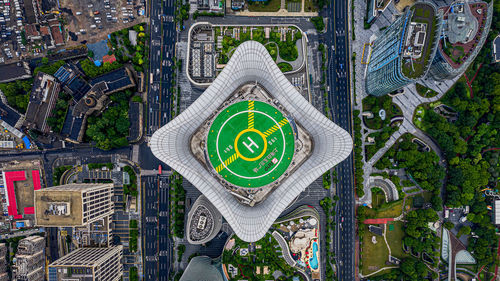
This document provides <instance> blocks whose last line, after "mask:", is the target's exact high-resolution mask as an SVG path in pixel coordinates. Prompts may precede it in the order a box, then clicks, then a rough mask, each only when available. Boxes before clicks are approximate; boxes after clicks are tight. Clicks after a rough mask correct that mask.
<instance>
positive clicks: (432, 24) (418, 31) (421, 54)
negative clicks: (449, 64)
mask: <svg viewBox="0 0 500 281" xmlns="http://www.w3.org/2000/svg"><path fill="white" fill-rule="evenodd" d="M410 10H411V18H409V19H408V20H407V22H406V23H405V27H404V30H403V32H404V34H403V39H402V40H403V42H401V43H402V48H403V54H402V56H403V62H402V71H403V74H404V75H405V76H406V77H408V78H411V79H416V78H420V77H422V76H423V75H425V74H426V73H427V70H428V69H429V67H430V62H429V59H430V58H431V57H433V55H434V52H433V50H435V47H434V46H435V44H434V42H435V41H436V40H437V38H438V36H437V26H438V25H437V24H436V23H437V19H436V9H435V8H434V6H433V5H431V4H428V3H424V2H417V3H416V4H415V5H413V6H412V7H411V8H410Z"/></svg>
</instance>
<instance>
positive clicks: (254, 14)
mask: <svg viewBox="0 0 500 281" xmlns="http://www.w3.org/2000/svg"><path fill="white" fill-rule="evenodd" d="M283 2H284V0H282V7H281V9H279V11H277V12H250V11H248V10H245V11H241V12H237V13H236V14H237V15H238V16H246V17H316V16H318V12H288V11H287V10H286V9H285V8H284V7H283Z"/></svg>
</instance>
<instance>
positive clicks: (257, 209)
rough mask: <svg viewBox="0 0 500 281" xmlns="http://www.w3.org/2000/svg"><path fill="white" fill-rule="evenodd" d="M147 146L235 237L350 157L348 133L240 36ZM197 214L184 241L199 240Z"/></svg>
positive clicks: (258, 231)
mask: <svg viewBox="0 0 500 281" xmlns="http://www.w3.org/2000/svg"><path fill="white" fill-rule="evenodd" d="M150 147H151V151H152V152H153V154H154V155H155V156H156V157H157V158H158V159H160V160H161V161H163V162H165V163H167V164H168V165H169V166H170V167H172V168H173V169H175V170H176V171H178V172H179V173H180V174H182V175H183V176H184V178H186V179H187V180H189V182H191V183H192V184H193V185H194V186H196V188H198V189H199V190H200V191H201V192H202V193H203V195H204V196H205V197H206V199H207V200H208V201H209V202H210V203H211V204H213V206H214V207H215V208H216V209H217V210H218V212H220V213H221V214H222V215H223V216H224V217H225V218H226V220H227V222H228V223H229V224H230V225H231V227H232V229H234V231H235V233H236V235H238V237H239V238H241V239H242V240H244V241H248V242H253V241H257V240H259V239H260V238H262V237H263V236H264V235H265V234H266V232H267V230H268V229H269V227H270V226H271V225H272V224H273V222H274V221H275V220H276V218H277V217H278V216H279V215H280V214H281V213H282V212H283V210H285V209H286V207H287V206H288V205H289V204H290V203H291V202H292V201H293V200H294V199H295V198H296V197H297V196H298V195H299V194H300V193H301V192H302V191H304V190H305V189H306V188H307V186H309V185H310V184H311V183H312V182H313V181H314V180H316V179H318V178H319V177H320V176H321V175H322V174H323V173H324V172H325V171H328V170H329V169H331V168H332V167H333V166H335V165H337V164H338V163H340V162H341V161H343V160H344V159H346V158H347V157H348V156H349V154H350V153H351V151H352V137H351V136H350V135H349V133H347V132H346V131H345V130H343V129H342V128H340V127H339V126H337V125H336V124H334V123H333V122H332V121H330V120H329V119H328V118H326V117H325V115H324V114H323V113H322V112H319V111H318V110H317V109H316V108H314V107H313V106H312V105H311V104H310V103H309V102H308V101H307V100H306V99H305V98H304V97H303V96H302V95H301V94H300V93H299V92H298V91H297V90H296V89H295V87H294V86H293V85H292V84H291V83H290V82H289V81H288V80H287V79H286V77H285V76H284V75H283V73H282V72H281V70H280V69H279V68H278V66H277V65H276V63H275V62H274V61H273V59H272V58H271V56H270V55H269V52H268V51H267V49H266V48H265V47H264V46H263V45H262V44H260V43H259V42H256V41H247V42H244V43H242V44H240V45H239V46H238V48H236V50H235V51H234V53H233V55H232V56H231V59H230V60H229V62H228V63H227V65H226V66H225V67H224V69H223V70H222V72H221V73H220V74H219V75H218V76H217V78H216V79H215V80H214V81H213V83H212V84H211V85H210V86H209V87H208V88H207V89H206V90H205V92H204V93H203V94H202V95H201V96H200V98H198V99H197V100H196V101H195V102H194V103H193V104H192V105H191V106H190V107H188V108H187V109H186V110H185V111H183V112H182V113H181V114H180V115H179V116H178V117H176V118H175V119H173V120H172V121H170V122H169V123H168V124H166V125H165V126H163V127H161V128H160V129H158V130H157V131H156V132H155V133H154V134H153V136H152V138H151V141H150ZM313 148H314V149H313ZM198 214H200V216H198V220H197V219H196V211H195V216H194V220H193V219H192V218H193V217H190V218H191V220H190V221H189V225H190V226H189V227H191V226H194V228H193V229H192V230H193V231H191V230H189V231H188V235H193V234H195V236H197V237H195V236H191V237H190V238H189V239H193V238H194V239H195V240H197V239H200V240H199V241H205V240H206V239H210V237H211V235H210V234H208V233H211V229H212V227H211V226H210V223H211V219H209V217H210V215H208V214H209V212H205V211H202V209H200V211H199V212H198ZM201 214H205V215H201ZM212 214H214V213H212ZM213 217H214V218H216V217H215V216H213ZM217 220H218V219H215V220H214V224H213V227H214V228H213V229H214V231H215V229H216V227H217V226H216V225H215V221H217ZM193 222H194V223H195V225H192V224H191V223H193ZM195 229H196V230H195ZM207 234H208V235H207ZM211 234H213V233H211ZM191 241H192V240H191Z"/></svg>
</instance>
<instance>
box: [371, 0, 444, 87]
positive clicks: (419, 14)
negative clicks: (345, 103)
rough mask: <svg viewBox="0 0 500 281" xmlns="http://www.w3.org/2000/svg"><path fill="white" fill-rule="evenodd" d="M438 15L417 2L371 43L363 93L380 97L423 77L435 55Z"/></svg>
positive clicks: (424, 4)
mask: <svg viewBox="0 0 500 281" xmlns="http://www.w3.org/2000/svg"><path fill="white" fill-rule="evenodd" d="M441 18H442V13H441V12H440V13H437V12H436V8H435V7H434V5H432V4H430V3H423V2H418V3H416V4H415V5H413V6H412V7H411V8H409V9H408V10H407V11H406V12H405V13H404V14H403V15H402V16H400V17H399V18H398V19H396V20H395V21H394V22H393V23H392V24H391V25H390V26H389V27H388V28H387V29H385V30H383V31H382V33H381V34H379V36H378V38H376V39H375V40H374V41H373V42H372V44H371V48H370V49H371V53H370V54H369V63H368V70H367V76H366V91H367V93H368V94H370V95H374V96H382V95H385V94H389V93H391V92H393V91H396V90H398V89H401V88H402V87H404V86H406V85H408V84H409V83H414V82H415V81H416V80H418V79H421V78H423V77H425V75H426V74H427V72H428V70H429V67H430V65H431V62H432V59H433V58H434V56H435V53H436V49H437V42H438V39H439V34H440V32H441V27H442V21H441Z"/></svg>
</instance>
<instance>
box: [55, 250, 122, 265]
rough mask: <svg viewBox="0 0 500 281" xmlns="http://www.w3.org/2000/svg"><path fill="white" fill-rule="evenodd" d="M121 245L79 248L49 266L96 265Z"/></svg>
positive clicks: (106, 258)
mask: <svg viewBox="0 0 500 281" xmlns="http://www.w3.org/2000/svg"><path fill="white" fill-rule="evenodd" d="M122 249H123V246H121V245H119V246H115V247H109V248H79V249H76V250H74V251H73V252H71V253H69V254H67V255H65V256H63V257H61V258H60V259H58V260H56V261H54V262H52V263H51V264H49V266H50V267H57V266H62V267H66V266H67V267H73V266H74V267H96V266H98V265H101V264H102V263H103V262H104V261H106V260H108V259H109V258H110V257H111V256H112V255H114V254H115V252H116V251H117V250H122Z"/></svg>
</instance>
